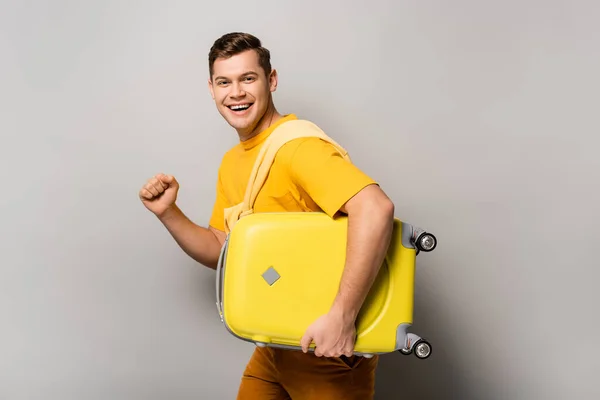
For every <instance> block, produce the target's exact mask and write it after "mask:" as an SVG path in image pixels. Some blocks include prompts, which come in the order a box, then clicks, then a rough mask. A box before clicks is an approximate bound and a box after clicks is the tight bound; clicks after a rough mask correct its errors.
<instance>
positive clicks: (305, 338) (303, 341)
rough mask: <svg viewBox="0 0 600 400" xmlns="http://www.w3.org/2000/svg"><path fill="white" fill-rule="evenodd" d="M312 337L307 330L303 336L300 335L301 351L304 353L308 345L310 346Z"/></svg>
mask: <svg viewBox="0 0 600 400" xmlns="http://www.w3.org/2000/svg"><path fill="white" fill-rule="evenodd" d="M312 339H313V338H312V336H311V334H310V332H308V331H307V332H306V333H305V334H304V336H302V339H300V345H301V346H302V351H303V352H305V353H306V352H307V351H308V347H309V346H310V344H311V342H312Z"/></svg>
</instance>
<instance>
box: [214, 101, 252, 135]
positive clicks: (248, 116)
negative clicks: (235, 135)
mask: <svg viewBox="0 0 600 400" xmlns="http://www.w3.org/2000/svg"><path fill="white" fill-rule="evenodd" d="M253 107H254V106H253ZM220 113H221V115H222V116H223V118H225V120H226V121H227V123H228V124H229V125H230V126H231V127H232V128H235V129H237V130H242V131H245V130H247V129H253V127H254V126H256V124H258V121H259V120H260V116H259V115H258V114H257V113H256V110H248V112H246V113H244V114H242V115H236V114H234V113H233V112H232V111H231V110H230V109H229V108H227V107H224V108H223V109H221V110H220Z"/></svg>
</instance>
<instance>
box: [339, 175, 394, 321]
mask: <svg viewBox="0 0 600 400" xmlns="http://www.w3.org/2000/svg"><path fill="white" fill-rule="evenodd" d="M341 211H342V212H344V213H346V214H348V241H347V253H346V265H345V267H344V272H343V274H342V279H341V282H340V287H339V291H338V294H337V296H336V298H335V300H334V303H333V305H332V308H331V312H332V313H334V314H337V315H339V316H340V317H341V318H342V319H343V320H346V321H352V322H354V321H355V320H356V317H357V316H358V313H359V311H360V308H361V307H362V304H363V302H364V301H365V299H366V297H367V295H368V293H369V291H370V290H371V286H372V285H373V282H374V281H375V278H376V277H377V274H378V272H379V268H380V267H381V264H382V263H383V260H384V258H385V254H386V252H387V249H388V246H389V244H390V239H391V235H392V229H393V222H394V204H393V203H392V201H391V200H390V199H389V198H388V197H387V196H386V195H385V193H384V192H383V191H382V190H381V189H380V188H379V186H377V185H369V186H367V187H365V188H364V189H363V190H362V191H360V192H359V193H358V194H356V196H354V197H353V198H352V199H350V200H349V201H348V202H347V203H346V204H345V205H344V206H343V207H342V209H341Z"/></svg>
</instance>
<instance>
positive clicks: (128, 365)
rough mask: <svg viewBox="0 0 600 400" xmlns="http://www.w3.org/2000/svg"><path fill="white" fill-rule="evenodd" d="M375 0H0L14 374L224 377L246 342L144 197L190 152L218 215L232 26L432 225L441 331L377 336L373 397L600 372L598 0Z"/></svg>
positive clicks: (5, 306) (4, 222) (201, 205)
mask: <svg viewBox="0 0 600 400" xmlns="http://www.w3.org/2000/svg"><path fill="white" fill-rule="evenodd" d="M360 3H361V4H360V5H355V6H350V5H349V4H350V3H349V2H347V1H343V2H342V1H327V2H323V1H304V2H297V1H295V2H292V1H281V0H279V1H264V0H263V1H259V2H258V3H251V2H247V1H243V2H242V1H237V0H235V1H234V0H232V1H228V2H227V3H226V5H225V4H223V5H219V4H218V2H197V1H188V2H184V1H171V2H168V3H167V2H164V1H146V2H143V4H142V3H141V2H140V3H139V4H137V5H134V2H118V1H94V2H92V1H88V2H76V1H65V0H63V1H59V0H56V1H52V2H49V1H48V2H43V1H39V0H38V1H19V2H17V1H12V2H7V1H4V2H2V11H1V13H0V133H1V135H2V141H1V143H2V144H1V145H0V157H1V158H0V159H1V169H0V171H1V176H2V193H1V194H0V205H1V207H2V218H1V220H0V221H1V222H0V235H1V236H0V251H1V255H2V259H1V266H0V399H2V400H25V399H27V400H37V399H57V400H58V399H60V400H70V399H86V400H96V399H98V400H99V399H111V400H120V399H123V400H125V399H127V400H133V399H140V400H141V399H144V400H149V399H167V398H169V399H179V400H183V399H232V398H234V394H235V392H236V390H237V385H238V381H239V377H240V374H241V372H242V369H243V367H244V365H245V362H246V360H247V357H248V356H249V355H250V353H251V352H252V350H253V348H252V346H251V345H249V344H245V343H241V342H239V341H237V340H235V339H233V338H232V337H231V336H230V335H229V334H228V333H226V331H225V330H224V328H223V327H222V325H221V324H220V321H219V319H218V317H217V314H216V309H215V306H214V282H213V277H214V271H211V270H208V269H205V268H203V267H201V266H198V265H196V264H194V262H193V261H191V260H190V259H189V258H187V256H185V255H184V254H183V252H182V251H180V249H179V248H178V247H177V246H176V244H175V243H174V241H172V240H171V238H170V236H169V235H168V233H167V232H166V230H165V229H163V228H162V226H161V225H160V224H159V223H158V221H157V220H156V219H155V218H153V217H152V216H151V214H150V213H149V212H147V211H146V210H145V208H144V207H143V206H142V204H141V203H140V202H139V200H138V199H137V191H138V189H139V187H140V186H141V185H142V184H143V183H144V182H145V180H146V179H147V178H149V177H150V176H152V175H154V174H155V173H157V172H166V173H170V174H174V175H175V176H176V177H177V178H178V179H179V181H180V183H181V185H182V189H181V191H180V197H179V205H180V206H181V207H182V209H183V210H184V211H185V212H186V213H187V215H188V216H190V217H191V218H192V219H193V220H194V221H196V222H197V223H200V224H206V223H207V221H208V218H209V213H210V209H211V206H212V201H213V198H214V194H213V191H214V183H215V177H216V172H217V168H218V162H219V160H220V157H221V155H222V153H223V152H224V151H225V150H227V149H228V148H229V147H230V146H232V145H233V144H234V143H235V142H236V136H235V133H234V132H233V131H232V130H231V129H230V128H229V127H228V126H227V125H226V124H225V122H224V121H223V120H222V119H221V118H220V116H219V115H218V113H217V112H216V110H215V108H214V105H213V103H212V100H211V98H210V95H209V93H208V90H207V88H206V77H207V66H206V57H207V52H208V49H209V47H210V45H211V44H212V41H213V40H214V39H215V38H216V37H218V36H219V35H221V34H222V33H225V32H227V31H232V30H245V31H250V32H253V33H255V34H257V35H258V36H259V37H261V38H262V39H263V41H264V43H265V45H266V46H268V47H269V48H270V49H271V51H272V53H273V62H274V65H275V67H276V68H277V69H278V70H279V73H280V85H279V89H278V91H277V93H276V101H277V104H278V107H279V108H280V110H281V111H283V112H286V113H287V112H294V113H297V114H298V115H299V116H301V117H304V118H309V119H312V120H313V121H315V122H316V123H318V124H320V125H321V126H322V127H323V128H324V129H325V130H326V131H327V132H328V133H329V134H331V135H332V136H334V137H335V138H336V139H338V140H339V141H341V142H342V143H343V144H344V145H345V146H346V147H347V148H348V149H349V150H350V151H351V154H352V155H353V158H354V160H355V162H356V163H358V164H359V165H360V166H361V167H362V168H364V169H365V170H366V171H367V172H368V173H370V174H372V175H373V176H374V177H376V178H377V179H379V181H380V182H381V184H382V186H383V187H384V189H385V190H386V191H387V192H388V193H389V194H390V196H391V197H392V198H393V200H394V201H395V203H396V206H397V216H398V217H400V218H402V219H404V220H407V221H409V222H413V223H417V224H419V225H423V226H425V227H426V228H428V229H430V230H432V231H433V232H434V233H436V234H437V236H438V238H439V240H440V244H439V247H438V249H437V250H436V251H435V252H433V253H431V254H425V255H423V256H419V265H418V275H417V299H416V301H417V303H416V304H417V305H416V314H415V326H414V329H413V331H414V332H416V333H419V334H421V335H423V336H426V337H427V338H429V339H430V341H431V343H432V344H433V347H434V355H432V357H431V358H430V359H428V360H427V361H419V360H417V359H415V358H414V357H409V358H405V357H402V356H401V355H400V354H395V355H394V354H393V355H389V356H385V357H384V358H383V360H382V363H381V368H380V371H379V375H378V384H377V390H378V396H377V399H397V398H407V399H408V398H410V399H461V400H470V399H477V400H481V399H485V400H496V399H511V400H517V399H518V400H522V399H523V400H524V399H541V398H544V399H577V400H588V399H597V398H599V397H600V389H599V387H598V383H597V377H598V373H599V372H600V361H599V360H600V354H599V348H598V347H599V346H598V344H597V340H598V337H599V336H600V323H599V322H598V312H597V311H595V307H596V304H598V301H599V300H600V299H599V296H598V295H597V294H595V293H594V290H595V289H596V287H597V283H598V278H599V277H600V275H599V274H598V268H599V265H600V263H599V262H598V253H597V250H596V249H597V248H598V239H599V238H600V237H599V234H598V230H597V227H596V226H597V225H598V222H600V218H599V216H600V212H599V211H598V208H599V204H600V196H599V192H600V188H599V186H600V184H599V181H600V165H599V161H598V149H599V145H600V139H599V133H600V130H599V128H600V124H599V123H598V116H597V112H598V105H599V104H600V103H599V100H600V99H599V95H598V93H599V92H600V85H599V79H598V75H597V74H598V71H599V70H600V56H599V54H600V53H599V52H598V49H599V48H600V35H599V31H598V27H597V21H598V12H599V11H600V6H598V4H597V3H594V2H591V1H589V2H583V1H581V2H574V1H571V2H567V1H562V2H561V1H557V0H551V1H545V2H542V1H526V2H523V1H503V2H490V1H488V2H481V1H468V0H460V1H453V2H448V1H425V2H394V1H391V0H390V1H384V0H377V1H368V2H367V1H361V2H360ZM228 7H231V10H232V11H228V10H227V8H228ZM313 13H314V14H313ZM219 382H223V383H219Z"/></svg>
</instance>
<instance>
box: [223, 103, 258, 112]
mask: <svg viewBox="0 0 600 400" xmlns="http://www.w3.org/2000/svg"><path fill="white" fill-rule="evenodd" d="M251 105H252V104H249V103H247V104H234V105H232V106H228V107H229V108H230V109H231V110H232V111H245V110H247V109H249V108H250V106H251Z"/></svg>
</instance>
